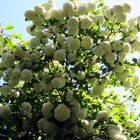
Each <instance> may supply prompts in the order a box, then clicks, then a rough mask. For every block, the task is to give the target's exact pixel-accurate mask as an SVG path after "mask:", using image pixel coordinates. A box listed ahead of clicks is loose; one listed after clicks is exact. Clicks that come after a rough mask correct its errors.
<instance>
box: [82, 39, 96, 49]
mask: <svg viewBox="0 0 140 140" xmlns="http://www.w3.org/2000/svg"><path fill="white" fill-rule="evenodd" d="M81 46H82V47H83V48H85V49H90V48H91V47H92V46H93V39H92V38H91V37H90V36H84V37H83V39H82V42H81Z"/></svg>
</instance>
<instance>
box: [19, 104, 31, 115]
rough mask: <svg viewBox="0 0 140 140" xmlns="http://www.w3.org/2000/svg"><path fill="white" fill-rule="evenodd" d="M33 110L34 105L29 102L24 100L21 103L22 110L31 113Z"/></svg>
mask: <svg viewBox="0 0 140 140" xmlns="http://www.w3.org/2000/svg"><path fill="white" fill-rule="evenodd" d="M31 110H32V106H31V105H30V103H28V102H23V103H22V104H21V111H23V112H27V113H30V112H31Z"/></svg>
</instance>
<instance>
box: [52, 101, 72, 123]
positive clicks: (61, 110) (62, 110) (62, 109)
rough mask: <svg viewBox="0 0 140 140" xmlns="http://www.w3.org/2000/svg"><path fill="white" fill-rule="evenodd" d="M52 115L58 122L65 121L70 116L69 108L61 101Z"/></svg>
mask: <svg viewBox="0 0 140 140" xmlns="http://www.w3.org/2000/svg"><path fill="white" fill-rule="evenodd" d="M54 117H55V119H56V120H58V121H60V122H63V121H66V120H68V119H69V117H70V109H69V108H68V107H67V106H66V105H65V104H63V103H62V104H59V105H58V106H57V107H56V108H55V110H54Z"/></svg>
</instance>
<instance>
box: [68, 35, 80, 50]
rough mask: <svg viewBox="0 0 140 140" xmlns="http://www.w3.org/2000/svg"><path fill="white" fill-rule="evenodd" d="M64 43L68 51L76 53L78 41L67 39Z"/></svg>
mask: <svg viewBox="0 0 140 140" xmlns="http://www.w3.org/2000/svg"><path fill="white" fill-rule="evenodd" d="M66 42H67V45H68V49H69V50H72V51H77V50H78V49H79V47H80V41H79V40H78V39H77V38H73V37H69V38H68V39H67V40H66Z"/></svg>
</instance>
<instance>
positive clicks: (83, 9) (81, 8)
mask: <svg viewBox="0 0 140 140" xmlns="http://www.w3.org/2000/svg"><path fill="white" fill-rule="evenodd" d="M87 11H88V9H87V6H86V5H85V4H79V5H78V7H77V13H78V15H85V14H86V13H87Z"/></svg>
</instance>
